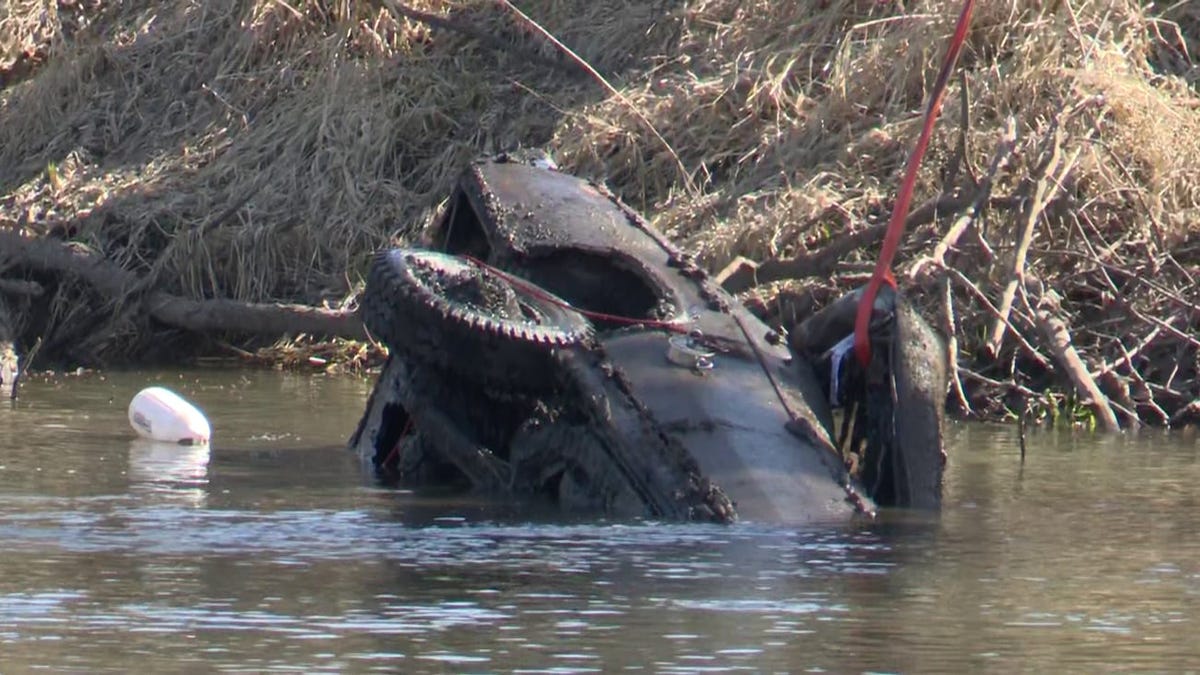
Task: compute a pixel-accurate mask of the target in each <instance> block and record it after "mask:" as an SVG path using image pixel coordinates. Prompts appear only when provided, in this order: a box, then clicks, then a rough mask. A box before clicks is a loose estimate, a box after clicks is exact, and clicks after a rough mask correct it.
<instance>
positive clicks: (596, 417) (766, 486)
mask: <svg viewBox="0 0 1200 675" xmlns="http://www.w3.org/2000/svg"><path fill="white" fill-rule="evenodd" d="M422 245H423V246H424V247H425V248H427V249H430V250H436V251H438V252H440V254H445V255H444V256H443V257H438V256H437V255H429V254H427V253H416V252H414V251H413V250H411V249H410V250H407V251H401V252H396V251H393V252H390V253H388V254H386V255H385V256H383V257H381V258H380V259H379V261H377V263H376V265H375V268H374V269H373V271H372V273H371V276H370V278H369V279H368V287H367V297H366V298H365V299H364V316H365V317H366V318H367V321H368V327H369V328H370V329H371V331H372V332H373V333H375V334H376V335H377V336H379V337H381V339H383V341H384V342H386V343H387V344H389V345H390V346H393V347H395V349H394V355H393V358H392V361H391V362H390V363H389V366H388V368H387V370H385V373H384V374H383V375H382V376H381V377H380V379H379V381H378V382H377V385H376V389H375V392H374V393H373V394H372V399H371V402H370V404H369V405H368V411H367V413H366V414H365V415H364V418H363V422H362V423H361V424H360V426H359V429H358V431H357V432H356V433H355V436H354V439H353V440H352V445H353V446H354V447H355V448H356V449H357V450H358V452H359V454H360V455H361V456H362V457H364V459H370V460H371V462H372V463H373V464H374V465H376V466H382V467H384V468H387V467H389V466H390V467H392V468H393V469H394V470H395V471H399V472H400V473H403V472H404V471H405V470H406V469H405V467H407V466H409V465H413V466H424V467H428V466H430V465H432V466H434V467H435V468H436V467H438V466H441V465H439V464H438V461H439V460H440V461H443V462H445V463H448V465H450V466H452V467H456V472H457V474H458V475H460V476H465V477H467V480H468V482H470V483H471V484H472V485H474V486H475V487H476V488H477V489H485V490H488V491H491V492H503V493H505V494H511V495H536V496H539V497H540V498H547V499H550V500H551V501H554V502H556V503H558V504H559V505H560V506H561V507H562V508H564V509H569V510H585V511H589V510H590V511H595V512H598V513H606V514H612V515H623V516H642V517H650V518H657V519H666V520H705V521H716V522H732V521H735V520H754V521H770V522H788V523H801V522H830V521H840V520H845V519H847V518H853V517H856V516H861V515H869V514H871V513H873V512H874V510H875V508H876V504H875V502H874V500H873V499H872V497H871V494H870V492H869V490H868V489H867V486H865V485H864V483H863V482H862V481H861V480H860V478H861V477H862V476H863V471H862V466H861V462H860V463H859V464H858V465H854V464H853V463H851V464H850V465H849V467H848V465H847V462H846V461H845V459H846V458H845V457H844V456H843V455H842V454H841V453H840V451H839V448H838V445H837V444H836V442H835V435H834V424H833V414H832V410H831V407H830V405H829V401H828V399H827V398H826V391H827V390H828V386H829V382H828V369H827V367H826V370H824V371H819V370H814V365H816V366H818V369H819V368H820V367H821V359H820V358H818V357H813V358H810V357H809V356H808V355H807V353H804V352H800V351H796V352H794V351H793V349H791V348H789V346H788V345H787V344H784V342H783V341H782V340H781V339H780V335H779V334H778V333H777V332H776V331H775V330H772V328H771V327H769V326H767V325H766V324H764V323H763V322H762V321H760V320H759V319H758V318H756V317H755V316H753V315H752V314H751V313H750V312H749V311H748V310H746V308H745V307H743V306H742V305H741V303H739V302H737V300H736V299H735V298H733V297H731V296H730V295H729V294H728V293H726V292H725V291H724V290H723V289H721V288H720V287H719V286H718V285H717V284H715V283H714V282H713V281H712V280H710V279H709V278H708V275H707V274H706V273H705V272H704V271H703V270H702V269H700V268H699V267H698V266H697V265H696V264H695V262H694V261H693V260H691V259H690V258H689V257H688V256H687V255H685V254H684V253H682V252H681V251H679V250H678V249H677V248H676V247H674V246H673V245H672V244H671V243H670V242H669V241H668V240H667V239H666V238H665V237H664V236H663V235H662V234H660V233H658V232H657V231H655V230H654V229H653V228H652V227H650V226H649V225H648V224H647V222H646V221H645V219H643V218H642V217H641V216H640V215H639V214H637V213H636V212H634V211H632V210H631V209H629V208H628V207H626V206H625V205H624V204H622V203H621V202H620V201H619V200H617V199H616V198H615V197H614V196H613V195H612V194H611V193H609V192H608V191H607V190H605V189H604V188H603V187H601V186H599V185H597V184H595V183H592V182H589V181H586V180H583V179H580V178H577V177H574V176H571V175H569V174H565V173H561V172H559V171H556V170H552V169H549V168H546V167H545V166H538V165H536V164H535V163H533V162H528V161H513V160H512V159H511V158H493V159H486V160H480V161H477V162H474V163H473V164H472V165H471V166H470V167H469V168H468V169H467V170H466V171H465V172H464V173H463V175H462V176H461V178H460V180H459V182H458V184H457V186H456V188H455V190H454V192H453V193H452V194H451V195H450V199H449V200H448V202H447V206H446V208H445V209H444V210H443V212H442V213H441V215H440V216H439V217H438V218H437V219H436V220H435V222H434V223H433V225H432V226H431V228H430V229H429V231H428V232H427V233H426V237H425V239H424V241H423V242H422ZM468 259H470V260H480V261H483V262H485V263H486V264H487V265H488V266H489V268H491V269H497V270H503V273H493V272H490V271H486V270H487V268H478V266H476V267H475V268H472V267H471V265H473V263H468V262H464V261H466V260H468ZM480 269H484V270H485V272H480ZM543 290H544V291H545V292H546V295H544V294H543V293H542V291H543ZM548 294H553V297H555V298H557V299H556V300H554V301H553V302H549V303H546V302H540V303H539V302H537V300H538V299H541V300H545V298H546V297H551V296H549V295H548ZM561 301H566V302H567V303H570V305H571V306H572V309H564V308H563V307H562V306H561ZM531 316H532V317H534V318H535V320H534V321H533V322H532V324H529V323H526V322H525V320H526V319H528V318H529V317H531ZM584 317H587V318H586V319H584ZM918 318H919V317H918ZM531 326H532V327H531ZM918 328H919V327H918ZM901 334H902V335H908V334H909V333H904V332H903V331H901ZM912 335H915V336H916V337H914V338H913V339H914V340H918V341H919V340H921V339H924V338H923V337H922V336H921V335H918V334H917V333H912ZM897 344H899V343H897ZM900 349H902V350H903V348H900ZM883 353H884V354H885V355H886V354H888V352H887V351H886V350H883ZM904 356H905V355H903V354H902V355H901V357H900V358H896V359H891V360H894V361H896V362H897V363H900V362H902V361H903V360H904V359H903V357H904ZM889 363H890V361H889ZM908 365H909V366H912V365H913V364H911V363H910V364H908ZM887 368H891V366H887ZM893 370H894V371H895V373H900V376H899V377H898V378H897V377H894V376H893V375H894V373H893ZM887 372H888V373H889V375H888V377H889V378H891V379H889V380H888V381H889V382H890V383H891V384H889V386H891V387H892V389H891V390H890V392H891V393H890V394H888V398H887V402H886V403H885V402H877V403H871V404H870V406H869V407H871V409H872V410H876V411H883V410H886V411H887V412H888V414H889V415H890V414H891V413H893V412H894V411H895V409H896V406H895V405H894V402H895V400H896V396H897V395H904V392H909V391H910V390H911V391H913V392H916V393H917V394H919V393H921V392H924V391H926V390H927V389H929V388H930V387H931V386H932V385H931V384H930V382H932V380H928V381H926V380H922V379H921V378H920V377H918V376H919V375H921V374H922V373H923V371H921V370H919V369H918V368H915V367H909V368H908V369H907V370H906V369H905V368H903V367H902V368H899V369H889V370H887ZM478 373H486V377H484V378H482V379H481V378H479V377H477V376H476V375H477V374H478ZM481 382H482V383H483V386H478V385H479V383H481ZM472 387H474V389H472ZM513 390H523V391H525V392H534V393H535V395H532V396H529V395H525V396H517V397H513V396H511V395H510V393H511V392H512V391H513ZM858 391H860V392H869V393H872V394H879V393H880V392H882V391H883V390H882V389H879V388H878V387H875V388H866V389H863V388H860V389H859V390H858ZM880 401H883V399H880ZM873 414H874V413H873ZM401 418H403V419H405V420H406V422H405V423H404V424H403V425H401V424H400V423H399V422H398V420H400V419H401ZM864 419H866V418H864ZM871 419H872V420H878V419H881V417H880V416H879V415H875V416H874V417H871ZM939 420H940V418H939ZM938 423H940V421H938ZM918 426H920V425H918ZM401 427H403V428H404V429H409V428H410V427H411V429H412V431H411V434H415V435H417V436H419V437H420V440H419V441H416V440H413V439H411V438H410V437H409V435H410V432H408V431H405V432H401V431H400V429H401ZM862 428H863V429H866V428H867V427H866V426H863V427H862ZM889 428H890V429H891V430H890V431H888V432H887V433H884V434H877V436H879V437H880V438H882V437H884V436H886V437H887V438H889V439H891V438H894V437H896V435H897V434H900V435H902V436H904V437H905V438H910V437H912V438H916V437H917V436H918V435H919V433H918V430H917V429H915V428H911V429H910V428H907V427H904V424H903V423H902V422H901V423H896V422H894V421H893V422H892V423H891V427H889ZM897 429H898V430H899V431H897ZM937 438H938V439H939V440H940V427H939V428H938V431H937ZM877 445H878V444H877ZM900 445H903V448H902V449H901V450H900V451H896V450H895V449H894V448H895V447H900ZM880 447H882V446H880ZM888 448H892V449H889V450H888V451H887V452H885V453H884V456H886V457H888V458H890V459H895V458H896V457H897V456H899V455H901V454H902V455H905V456H909V455H910V450H909V447H908V445H907V444H899V445H897V443H891V445H888ZM911 456H913V457H917V456H918V455H917V454H912V455H911ZM921 456H922V457H923V455H921ZM426 457H428V458H429V460H430V461H429V462H426V461H424V458H426ZM872 457H874V455H872ZM418 460H420V461H418ZM406 462H407V463H406ZM926 464H927V463H926ZM905 466H906V467H907V466H910V465H905ZM911 466H914V467H915V466H916V465H911ZM923 466H924V465H922V467H923ZM922 467H916V468H914V469H913V470H914V471H918V472H921V471H925V469H924V468H922ZM422 471H424V473H423V474H421V475H422V477H423V476H426V475H429V474H432V475H438V472H436V471H434V472H430V471H428V470H426V469H422ZM408 473H409V474H413V473H415V472H414V471H411V470H410V471H409V472H408ZM889 475H891V474H889ZM402 477H405V478H407V479H410V480H411V479H413V478H414V476H413V475H408V476H402ZM498 477H502V479H501V478H498ZM922 481H924V482H922ZM905 485H906V486H907V487H908V488H910V489H909V492H908V493H905V494H909V495H917V494H921V495H924V494H925V493H926V492H927V489H928V488H929V486H934V485H940V467H939V468H938V469H937V471H936V472H934V473H931V474H927V475H926V474H923V475H922V476H921V477H920V480H918V479H917V478H915V477H910V478H909V479H907V480H906V483H905ZM877 493H878V494H884V492H882V491H878V490H877ZM906 499H910V500H911V501H914V502H915V501H916V498H915V497H912V496H909V497H906Z"/></svg>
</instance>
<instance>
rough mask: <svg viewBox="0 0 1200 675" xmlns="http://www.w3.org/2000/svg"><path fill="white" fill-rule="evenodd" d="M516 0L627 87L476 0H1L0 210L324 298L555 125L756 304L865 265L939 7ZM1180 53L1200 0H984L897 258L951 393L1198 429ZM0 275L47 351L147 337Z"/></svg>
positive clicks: (46, 277) (29, 225)
mask: <svg viewBox="0 0 1200 675" xmlns="http://www.w3.org/2000/svg"><path fill="white" fill-rule="evenodd" d="M522 5H523V7H522V9H523V11H524V12H525V13H527V14H528V15H529V16H530V17H531V18H532V19H534V20H536V21H537V22H538V23H539V24H540V25H542V26H545V28H546V29H547V30H549V32H550V33H551V34H553V36H555V37H556V38H557V39H559V40H561V41H562V43H563V44H565V45H567V46H569V47H570V48H571V49H573V50H574V51H575V52H577V53H578V54H579V56H580V57H582V58H583V59H584V60H586V62H587V63H589V64H590V65H591V66H592V67H594V68H595V69H596V71H598V73H599V74H600V75H602V76H603V77H604V78H605V79H606V80H607V81H609V82H611V83H612V84H613V85H614V87H615V89H616V90H617V92H619V94H620V95H619V96H615V95H613V94H612V93H611V92H609V91H607V90H606V89H604V88H603V87H601V86H599V85H598V84H597V83H596V81H595V79H594V78H593V77H591V76H589V75H588V74H587V73H585V72H583V70H582V69H581V68H579V67H578V66H577V65H576V64H575V63H573V62H572V61H571V60H570V59H567V58H564V57H563V55H562V52H561V51H560V50H559V49H557V48H556V47H555V46H554V45H553V44H551V42H550V41H549V40H547V39H546V37H545V36H544V35H541V34H540V33H539V32H538V31H537V30H535V29H533V28H532V27H531V26H530V25H529V24H527V23H524V22H522V21H521V20H520V18H519V17H517V16H516V15H514V14H513V13H512V12H511V11H509V10H507V9H506V8H505V7H504V5H503V4H502V3H495V2H483V1H463V2H443V1H435V0H428V1H419V2H418V1H413V2H406V3H400V2H393V1H392V0H382V1H381V2H350V1H349V0H213V1H211V2H190V1H186V0H166V1H164V2H148V1H147V2H143V1H136V2H122V3H117V2H106V1H105V0H90V1H85V0H73V1H71V2H67V1H66V0H58V1H57V2H55V1H54V0H16V1H15V2H9V3H6V4H4V6H3V7H0V227H3V228H5V229H9V230H12V231H16V232H19V233H21V234H22V235H23V236H38V237H47V238H51V239H54V240H63V241H71V242H76V245H83V246H86V247H87V248H88V250H90V251H93V252H95V253H97V254H99V255H103V256H104V257H105V258H107V259H108V260H109V261H111V262H113V263H115V264H116V265H118V266H120V267H121V268H123V269H124V270H127V271H128V272H129V273H130V274H132V275H134V278H135V279H137V281H136V282H135V283H136V285H137V286H138V287H139V289H141V290H145V289H154V290H155V291H156V292H158V293H164V294H170V295H172V296H178V297H183V298H190V299H193V300H203V299H219V298H225V299H233V300H240V301H247V302H260V303H261V302H281V301H283V302H301V303H307V304H312V305H318V306H326V307H330V308H346V307H352V306H353V298H354V296H355V293H356V291H357V289H358V284H359V283H360V273H361V271H362V270H363V267H364V263H365V260H366V256H367V255H368V254H369V253H370V252H371V251H372V250H373V249H375V248H377V247H380V246H383V245H385V244H386V243H387V242H388V241H389V240H392V239H396V238H400V239H402V238H405V237H407V236H409V235H410V234H411V233H413V232H415V231H416V230H417V229H418V228H419V227H421V226H422V225H424V223H425V222H426V220H427V219H428V217H429V215H430V213H431V211H432V209H434V208H435V207H436V206H437V204H438V201H439V200H440V199H441V198H442V197H443V196H444V195H445V194H446V192H447V190H448V188H449V185H450V181H451V179H452V178H453V176H454V175H455V174H456V173H457V171H458V170H459V168H460V167H461V166H462V165H463V163H464V162H465V161H467V160H468V159H469V158H470V157H472V156H474V155H475V154H477V153H479V152H489V151H495V150H500V149H505V148H508V147H512V146H515V145H518V144H522V145H545V146H548V147H549V148H551V149H552V150H553V151H554V152H555V154H556V155H557V158H558V159H559V163H560V164H561V165H563V167H564V168H565V169H568V170H571V171H574V172H577V173H581V174H583V175H589V176H594V177H596V178H599V179H602V180H604V181H606V182H607V183H608V184H609V185H610V186H611V187H612V188H613V189H614V190H615V191H617V192H618V193H619V194H620V195H621V196H622V197H623V198H624V199H626V200H627V201H628V202H629V203H630V204H631V205H633V206H635V207H636V208H639V209H641V210H643V211H645V212H647V213H648V214H649V215H650V216H651V217H652V218H653V220H654V222H655V224H656V225H657V226H659V227H660V228H662V229H663V230H665V231H666V232H667V233H668V234H669V235H670V236H672V237H673V238H674V239H675V240H676V241H678V242H679V243H681V244H682V245H683V246H684V247H685V248H687V249H689V250H691V251H693V252H695V253H696V254H697V255H698V257H699V259H700V260H701V261H702V262H703V263H704V264H705V265H706V266H708V267H709V268H710V269H712V270H714V271H716V270H721V269H723V268H724V267H725V266H726V265H727V264H728V263H729V262H731V261H733V260H734V259H735V258H737V257H738V256H744V257H747V258H749V259H752V260H755V261H758V262H760V263H761V265H760V266H759V267H758V272H759V278H758V281H759V282H770V283H764V284H763V285H760V286H758V287H757V288H753V289H751V288H747V290H746V294H747V298H748V300H749V301H751V302H752V303H754V304H757V305H758V306H759V307H760V308H761V309H762V311H763V312H765V313H767V314H770V315H772V316H774V317H776V318H777V319H778V320H779V321H781V322H785V323H786V322H790V320H791V319H792V318H793V316H794V314H795V313H797V312H799V313H803V312H805V311H809V310H811V309H812V308H814V307H817V306H821V305H823V304H824V303H826V302H828V301H829V300H831V299H832V298H834V297H836V296H837V295H839V294H841V293H843V292H845V291H846V290H848V289H850V288H853V287H854V286H856V285H858V284H860V283H862V282H863V280H864V279H865V276H866V271H867V269H868V267H867V263H869V262H870V261H871V260H873V255H874V251H873V249H872V247H871V244H873V243H875V242H876V241H877V240H878V239H879V238H880V236H881V235H882V231H881V229H880V227H879V225H880V223H882V222H883V221H884V220H885V219H886V217H887V214H888V212H889V209H890V206H891V201H890V200H891V198H892V195H893V194H894V192H895V186H896V183H897V181H898V178H899V172H900V169H901V167H902V164H903V162H904V160H905V157H906V153H907V152H908V150H909V148H910V147H911V145H912V142H913V140H914V139H915V137H916V134H917V131H918V130H919V124H920V111H921V109H922V106H923V103H924V100H925V96H926V94H927V88H928V87H929V86H930V84H931V83H932V79H933V77H934V76H935V75H936V72H937V67H938V62H939V59H940V58H941V55H942V50H943V49H944V44H945V38H946V36H947V35H948V34H949V33H950V31H951V30H952V26H953V21H954V19H955V16H956V14H957V11H958V9H959V3H958V2H956V1H951V0H917V1H914V2H907V3H900V2H878V1H877V0H822V1H821V2H803V3H782V2H770V1H767V0H756V1H751V2H745V1H734V0H700V1H698V2H692V3H682V2H677V1H670V0H659V1H655V2H615V1H613V0H598V1H584V0H572V1H570V2H553V3H552V2H540V1H539V2H528V3H522ZM1198 55H1200V2H1194V1H1177V2H1165V3H1159V2H1156V3H1150V2H1135V1H1134V0H1104V1H1100V0H1060V1H1055V2H1044V1H1041V0H995V1H988V2H982V3H981V4H980V5H979V7H978V9H977V10H976V14H975V19H974V22H973V27H972V30H971V33H970V36H969V38H968V44H967V49H966V51H965V52H964V55H963V58H962V60H961V61H960V68H959V69H960V71H961V77H958V78H955V80H954V82H953V84H952V86H951V90H950V92H949V94H948V96H947V99H946V107H945V109H944V111H943V117H942V121H941V123H940V124H939V128H938V133H937V135H936V136H935V139H934V143H933V145H932V147H931V149H930V154H929V156H928V157H927V159H926V163H925V165H924V169H923V174H922V177H921V180H920V182H919V186H918V195H917V201H916V203H917V204H918V207H917V208H916V209H915V210H914V214H913V216H912V217H911V218H910V223H912V225H913V226H914V227H913V228H912V229H910V234H909V236H908V243H907V246H906V248H905V250H904V251H903V252H902V254H901V258H900V265H901V266H900V269H899V270H898V276H900V277H901V278H902V279H903V281H902V285H903V286H904V287H905V288H906V289H907V291H908V292H909V293H910V294H911V295H913V296H914V297H916V298H918V300H919V302H920V304H921V306H922V307H923V308H924V309H925V310H926V312H927V315H928V316H929V317H930V318H931V319H934V320H935V322H936V323H937V324H938V325H941V326H943V329H944V331H945V332H947V333H948V334H949V335H951V336H953V338H954V340H953V346H954V348H955V350H956V354H957V359H956V363H957V366H958V368H957V377H956V378H955V382H954V384H955V386H954V387H953V388H952V391H951V393H950V397H949V401H950V404H951V406H952V407H956V408H958V409H959V411H960V412H964V413H974V414H979V415H984V416H989V417H990V416H996V415H997V414H1001V413H1003V412H1004V411H1005V410H1023V409H1025V407H1031V408H1033V409H1035V410H1039V411H1050V410H1063V409H1072V408H1073V407H1075V405H1076V404H1080V405H1082V406H1087V407H1085V408H1083V409H1086V410H1090V411H1091V412H1089V413H1087V415H1088V417H1089V418H1090V419H1094V420H1097V421H1099V422H1100V423H1105V420H1111V418H1110V415H1111V416H1112V417H1114V418H1116V419H1118V420H1119V421H1120V423H1122V424H1125V425H1128V424H1130V423H1131V422H1133V421H1135V420H1141V421H1144V422H1149V423H1153V424H1167V423H1174V424H1178V423H1182V422H1185V421H1188V420H1196V419H1197V418H1198V417H1200V402H1198V401H1200V385H1198V384H1197V382H1198V380H1200V377H1198V375H1200V341H1198V339H1197V337H1196V335H1197V333H1198V332H1200V331H1197V326H1200V290H1197V285H1196V278H1195V277H1196V276H1197V275H1200V56H1198ZM643 118H644V119H643ZM647 121H648V122H649V123H650V124H646V122H647ZM651 126H652V127H653V129H654V130H657V132H658V134H661V139H660V138H658V137H656V135H655V133H654V131H652V129H651ZM664 141H665V143H664ZM922 204H923V206H922ZM0 275H2V276H3V277H4V278H5V279H7V280H9V281H22V282H27V281H33V282H37V283H38V284H40V285H41V286H42V287H43V288H44V290H45V293H44V294H43V295H41V296H37V297H35V296H32V295H29V294H25V295H21V294H8V295H7V296H6V297H8V299H9V304H10V306H11V307H12V309H13V310H14V314H15V315H16V317H17V319H16V321H17V323H18V324H19V325H18V326H17V328H18V331H17V332H18V334H19V335H22V336H24V337H25V339H26V340H27V341H28V340H31V339H36V338H38V337H40V338H42V339H43V340H44V345H45V346H44V348H43V354H45V355H47V357H49V356H51V355H53V354H55V353H56V352H57V353H58V354H59V355H60V356H65V357H66V358H71V359H77V360H81V361H95V360H97V359H115V358H120V357H125V356H129V355H134V354H136V355H139V356H141V355H144V354H146V353H147V352H146V348H147V346H149V345H152V344H163V342H164V341H163V335H164V333H163V332H162V326H161V325H160V324H158V323H156V322H155V320H154V319H153V318H152V317H150V316H149V315H148V314H147V313H146V312H133V311H127V309H128V307H127V305H128V302H133V301H128V299H124V298H120V297H116V298H114V297H113V296H112V295H111V294H98V293H97V292H96V291H95V290H94V289H91V288H90V287H88V286H87V285H86V284H84V283H82V282H79V281H78V280H77V279H73V278H72V277H70V276H69V275H68V276H63V275H61V274H52V273H50V272H48V271H46V270H41V269H36V268H33V267H30V266H29V265H23V264H22V262H21V261H20V260H18V259H15V258H13V257H12V256H6V255H5V251H3V250H0ZM772 277H774V278H772ZM751 281H753V279H751ZM143 295H144V294H143ZM123 300H127V302H124V303H123ZM167 343H170V345H171V348H172V349H177V348H178V346H179V344H178V343H176V342H172V341H169V340H168V341H167ZM78 345H85V346H86V348H78V347H76V348H74V349H72V346H78ZM259 346H261V345H250V344H241V345H240V346H239V348H242V349H246V350H248V351H250V352H253V351H254V349H256V348H257V347H259ZM188 347H189V348H195V347H196V346H195V345H193V344H190V343H189V344H188ZM55 348H56V349H55ZM1089 382H1090V383H1091V384H1089Z"/></svg>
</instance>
